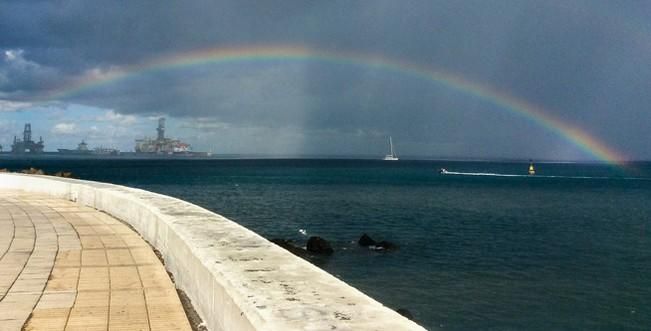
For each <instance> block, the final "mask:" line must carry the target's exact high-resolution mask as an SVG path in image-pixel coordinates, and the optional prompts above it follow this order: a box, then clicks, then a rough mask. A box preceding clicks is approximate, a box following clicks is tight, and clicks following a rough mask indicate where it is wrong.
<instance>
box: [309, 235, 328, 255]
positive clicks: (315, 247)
mask: <svg viewBox="0 0 651 331" xmlns="http://www.w3.org/2000/svg"><path fill="white" fill-rule="evenodd" d="M307 251H308V252H312V253H315V254H324V255H330V254H332V253H334V250H333V249H332V246H330V243H329V242H328V241H327V240H325V239H323V238H321V237H310V238H309V239H308V240H307Z"/></svg>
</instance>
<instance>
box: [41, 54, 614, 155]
mask: <svg viewBox="0 0 651 331" xmlns="http://www.w3.org/2000/svg"><path fill="white" fill-rule="evenodd" d="M287 60H295V61H323V62H331V63H336V64H344V65H354V66H362V67H366V68H370V69H377V70H383V71H389V72H395V73H398V74H402V75H409V76H413V77H417V78H420V79H424V80H427V81H430V82H433V83H435V84H438V85H441V86H444V87H446V88H449V89H452V90H455V91H458V92H461V93H464V94H467V95H470V96H473V97H476V98H479V99H481V100H484V101H486V102H489V103H491V104H493V105H495V106H497V107H498V108H499V109H502V110H504V111H507V112H509V113H511V114H514V115H516V116H519V117H522V118H524V119H527V120H529V121H531V122H533V123H535V124H537V125H539V126H541V127H543V128H545V129H546V130H549V131H550V132H553V133H555V134H558V135H559V136H560V137H562V138H564V139H565V140H566V141H568V142H570V143H571V144H573V145H574V146H576V147H578V148H579V149H581V150H582V151H583V152H585V153H587V154H588V155H591V156H592V157H594V158H596V159H598V160H600V161H603V162H606V163H609V164H612V165H624V163H625V162H626V160H627V158H626V157H624V156H623V155H621V154H619V153H617V152H616V151H614V150H613V149H611V148H610V147H608V146H606V144H604V143H603V142H601V141H599V140H598V139H597V138H596V137H594V136H591V135H590V134H588V133H587V132H585V131H584V130H582V129H580V128H578V127H576V126H573V125H570V124H568V123H565V122H562V121H561V120H559V119H557V118H555V117H553V116H552V115H549V112H545V111H544V110H543V109H542V108H540V107H538V106H535V105H533V104H531V103H528V102H526V101H524V100H522V99H519V98H516V97H514V96H511V95H508V94H506V93H503V92H501V91H498V90H496V89H493V88H490V87H488V86H485V85H481V84H478V83H475V82H471V81H468V80H466V79H464V78H462V77H460V76H458V75H454V74H451V73H448V72H444V71H440V70H432V69H431V68H428V67H425V66H421V65H418V64H414V63H409V62H404V61H401V60H397V59H391V58H387V57H383V56H380V55H376V54H365V53H354V52H343V51H327V50H319V49H311V48H306V47H300V46H277V45H276V46H253V47H251V46H249V47H230V48H210V49H202V50H195V51H191V52H186V53H180V54H174V55H169V56H163V57H160V58H157V59H154V60H150V61H147V62H144V63H139V64H135V65H130V66H126V67H122V68H119V69H117V70H109V71H107V72H102V73H91V74H89V75H86V76H84V77H82V78H81V79H79V80H77V81H74V82H73V83H72V84H69V85H67V86H64V87H62V88H60V89H57V90H54V91H52V92H51V93H49V94H48V95H47V96H46V98H45V99H46V100H48V101H52V100H62V99H66V98H70V97H73V96H75V95H79V94H82V93H84V92H86V91H90V90H93V89H97V88H100V87H102V86H106V85H109V84H113V83H115V82H119V81H122V80H126V79H128V78H131V77H135V76H136V75H142V74H146V73H153V72H158V71H166V70H175V69H182V68H187V67H192V66H197V65H208V64H228V63H236V62H246V61H254V62H255V61H287Z"/></svg>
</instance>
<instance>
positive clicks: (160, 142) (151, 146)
mask: <svg viewBox="0 0 651 331" xmlns="http://www.w3.org/2000/svg"><path fill="white" fill-rule="evenodd" d="M156 132H157V133H158V136H157V137H156V139H150V138H145V139H137V140H136V148H135V150H136V154H163V155H195V154H197V155H198V154H200V153H196V152H192V147H191V146H190V144H187V143H184V142H182V141H180V140H178V139H170V138H166V137H165V118H164V117H161V118H159V119H158V128H156Z"/></svg>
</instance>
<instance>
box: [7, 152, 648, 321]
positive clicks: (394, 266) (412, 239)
mask: <svg viewBox="0 0 651 331" xmlns="http://www.w3.org/2000/svg"><path fill="white" fill-rule="evenodd" d="M528 165H529V164H528V163H527V162H455V161H402V160H401V161H398V162H389V161H380V160H377V161H376V160H335V159H322V160H317V159H258V160H255V159H251V160H184V159H170V160H121V159H113V160H108V159H107V160H88V159H86V160H56V159H49V160H7V159H4V160H0V168H9V169H10V170H20V169H24V168H28V167H35V168H39V169H43V170H45V171H46V172H48V173H53V172H56V171H61V170H65V171H71V172H72V173H73V175H74V176H75V177H76V178H80V179H87V180H96V181H102V182H110V183H115V184H121V185H127V186H132V187H137V188H142V189H146V190H150V191H153V192H158V193H162V194H166V195H170V196H174V197H177V198H181V199H184V200H187V201H190V202H192V203H195V204H197V205H199V206H202V207H204V208H207V209H209V210H212V211H214V212H216V213H219V214H221V215H224V216H226V217H228V218H230V219H231V220H233V221H235V222H238V223H239V224H241V225H243V226H245V227H247V228H249V229H252V230H253V231H255V232H257V233H259V234H260V235H262V236H264V237H266V238H268V239H273V238H282V239H287V240H293V241H294V242H295V243H296V244H297V245H299V246H302V245H305V242H306V240H307V238H308V237H309V236H320V237H322V238H325V239H326V240H328V241H329V242H330V243H331V244H332V246H333V248H334V250H335V252H334V254H333V255H332V256H331V257H329V258H322V259H319V260H316V261H313V263H315V264H316V265H318V266H319V267H321V268H323V269H324V270H326V271H328V272H329V273H331V274H333V275H335V276H336V277H338V278H340V279H341V280H343V281H345V282H347V283H349V284H350V285H352V286H354V287H356V288H358V289H359V290H361V291H363V292H364V293H366V294H368V295H369V296H371V297H373V298H375V299H376V300H378V301H380V302H381V303H383V304H384V305H386V306H387V307H389V308H392V309H398V308H404V309H407V310H408V311H409V312H411V314H412V315H413V318H414V320H415V321H417V322H418V323H419V324H421V325H423V326H424V327H425V328H427V329H429V330H439V329H440V330H650V329H651V163H634V164H628V165H626V166H612V165H606V164H594V163H593V164H578V163H538V164H536V171H537V174H536V175H535V176H527V175H526V173H527V169H528ZM440 168H445V169H447V170H448V172H449V173H448V174H445V175H442V174H440V173H439V169H440ZM301 230H304V231H301ZM302 232H305V234H304V233H302ZM364 233H366V234H368V235H369V236H371V237H372V238H373V239H375V240H377V241H380V240H387V241H390V242H392V243H394V244H396V245H398V246H399V248H398V249H397V250H394V251H387V252H377V251H372V250H369V249H368V248H363V247H360V246H359V245H358V244H357V241H358V239H359V237H360V236H361V235H362V234H364Z"/></svg>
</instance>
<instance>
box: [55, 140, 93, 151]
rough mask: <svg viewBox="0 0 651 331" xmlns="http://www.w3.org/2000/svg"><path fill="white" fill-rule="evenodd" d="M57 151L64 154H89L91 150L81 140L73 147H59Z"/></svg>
mask: <svg viewBox="0 0 651 331" xmlns="http://www.w3.org/2000/svg"><path fill="white" fill-rule="evenodd" d="M58 151H59V153H61V154H66V155H90V154H91V153H92V151H91V150H90V149H88V144H87V143H86V142H85V141H83V140H82V141H81V142H80V143H79V144H78V145H77V148H75V149H66V148H59V149H58Z"/></svg>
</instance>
